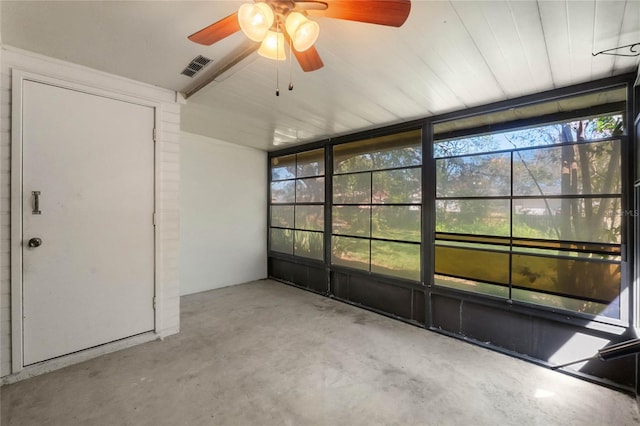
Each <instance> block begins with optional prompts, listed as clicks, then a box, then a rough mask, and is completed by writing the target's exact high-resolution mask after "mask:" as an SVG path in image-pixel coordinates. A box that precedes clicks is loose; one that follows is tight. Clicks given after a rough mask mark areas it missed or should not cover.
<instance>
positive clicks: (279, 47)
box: [258, 31, 287, 61]
mask: <svg viewBox="0 0 640 426" xmlns="http://www.w3.org/2000/svg"><path fill="white" fill-rule="evenodd" d="M258 53H259V54H260V55H261V56H264V57H265V58H269V59H277V60H279V61H284V60H285V59H287V55H286V54H285V53H284V34H282V33H277V32H275V31H268V32H267V36H266V37H265V38H264V40H262V44H260V48H259V49H258Z"/></svg>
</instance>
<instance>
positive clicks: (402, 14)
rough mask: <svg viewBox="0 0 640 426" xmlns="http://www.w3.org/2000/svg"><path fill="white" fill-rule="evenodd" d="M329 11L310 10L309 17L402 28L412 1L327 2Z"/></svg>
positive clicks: (350, 0)
mask: <svg viewBox="0 0 640 426" xmlns="http://www.w3.org/2000/svg"><path fill="white" fill-rule="evenodd" d="M325 1H326V2H327V4H328V5H329V7H328V8H327V10H309V12H308V13H309V15H312V16H324V17H327V18H335V19H344V20H347V21H358V22H366V23H369V24H378V25H387V26H390V27H400V26H402V24H404V22H405V21H406V20H407V18H408V17H409V12H410V11H411V1H410V0H325Z"/></svg>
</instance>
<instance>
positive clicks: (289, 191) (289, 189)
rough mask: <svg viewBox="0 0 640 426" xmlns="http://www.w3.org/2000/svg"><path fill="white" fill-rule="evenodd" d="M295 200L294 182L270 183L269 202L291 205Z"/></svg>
mask: <svg viewBox="0 0 640 426" xmlns="http://www.w3.org/2000/svg"><path fill="white" fill-rule="evenodd" d="M295 199H296V181H295V180H283V181H280V182H271V202H272V203H274V204H277V203H293V202H294V201H295Z"/></svg>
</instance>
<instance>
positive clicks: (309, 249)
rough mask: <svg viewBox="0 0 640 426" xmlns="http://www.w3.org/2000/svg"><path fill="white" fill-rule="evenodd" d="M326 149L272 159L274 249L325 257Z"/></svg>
mask: <svg viewBox="0 0 640 426" xmlns="http://www.w3.org/2000/svg"><path fill="white" fill-rule="evenodd" d="M323 231H324V150H323V149H317V150H313V151H307V152H302V153H299V154H293V155H287V156H282V157H274V158H272V159H271V223H270V231H269V232H270V249H271V251H274V252H280V253H287V254H292V255H295V256H302V257H307V258H311V259H317V260H324V232H323Z"/></svg>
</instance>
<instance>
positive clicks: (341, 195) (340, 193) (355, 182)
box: [333, 173, 371, 204]
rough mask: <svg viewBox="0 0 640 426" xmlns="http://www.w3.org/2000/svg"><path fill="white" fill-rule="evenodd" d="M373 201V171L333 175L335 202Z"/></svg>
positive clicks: (355, 202) (356, 202)
mask: <svg viewBox="0 0 640 426" xmlns="http://www.w3.org/2000/svg"><path fill="white" fill-rule="evenodd" d="M370 202H371V173H358V174H354V175H340V176H334V177H333V204H358V203H366V204H369V203H370Z"/></svg>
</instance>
